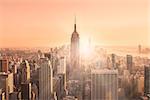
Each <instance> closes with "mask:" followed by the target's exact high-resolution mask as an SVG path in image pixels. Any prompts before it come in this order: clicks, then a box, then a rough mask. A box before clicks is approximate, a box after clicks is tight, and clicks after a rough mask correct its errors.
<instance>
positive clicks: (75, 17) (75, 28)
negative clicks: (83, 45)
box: [74, 15, 77, 32]
mask: <svg viewBox="0 0 150 100" xmlns="http://www.w3.org/2000/svg"><path fill="white" fill-rule="evenodd" d="M74 32H77V30H76V15H75V18H74Z"/></svg>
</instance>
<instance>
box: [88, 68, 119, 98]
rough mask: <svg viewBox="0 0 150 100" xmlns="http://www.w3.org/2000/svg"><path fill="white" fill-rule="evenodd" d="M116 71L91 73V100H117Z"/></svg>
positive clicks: (93, 71) (104, 70)
mask: <svg viewBox="0 0 150 100" xmlns="http://www.w3.org/2000/svg"><path fill="white" fill-rule="evenodd" d="M117 89H118V71H117V70H108V69H103V70H92V71H91V100H118V92H117Z"/></svg>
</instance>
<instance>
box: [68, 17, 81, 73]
mask: <svg viewBox="0 0 150 100" xmlns="http://www.w3.org/2000/svg"><path fill="white" fill-rule="evenodd" d="M70 53H71V54H70V60H71V72H72V74H73V73H74V72H75V73H76V72H77V71H79V34H78V32H77V29H76V19H75V23H74V32H73V33H72V35H71V48H70Z"/></svg>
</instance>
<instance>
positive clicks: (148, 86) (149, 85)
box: [144, 66, 150, 96]
mask: <svg viewBox="0 0 150 100" xmlns="http://www.w3.org/2000/svg"><path fill="white" fill-rule="evenodd" d="M144 92H145V94H146V95H149V96H150V66H145V71H144Z"/></svg>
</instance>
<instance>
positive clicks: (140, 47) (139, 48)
mask: <svg viewBox="0 0 150 100" xmlns="http://www.w3.org/2000/svg"><path fill="white" fill-rule="evenodd" d="M138 51H139V53H142V46H141V45H139V46H138Z"/></svg>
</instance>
